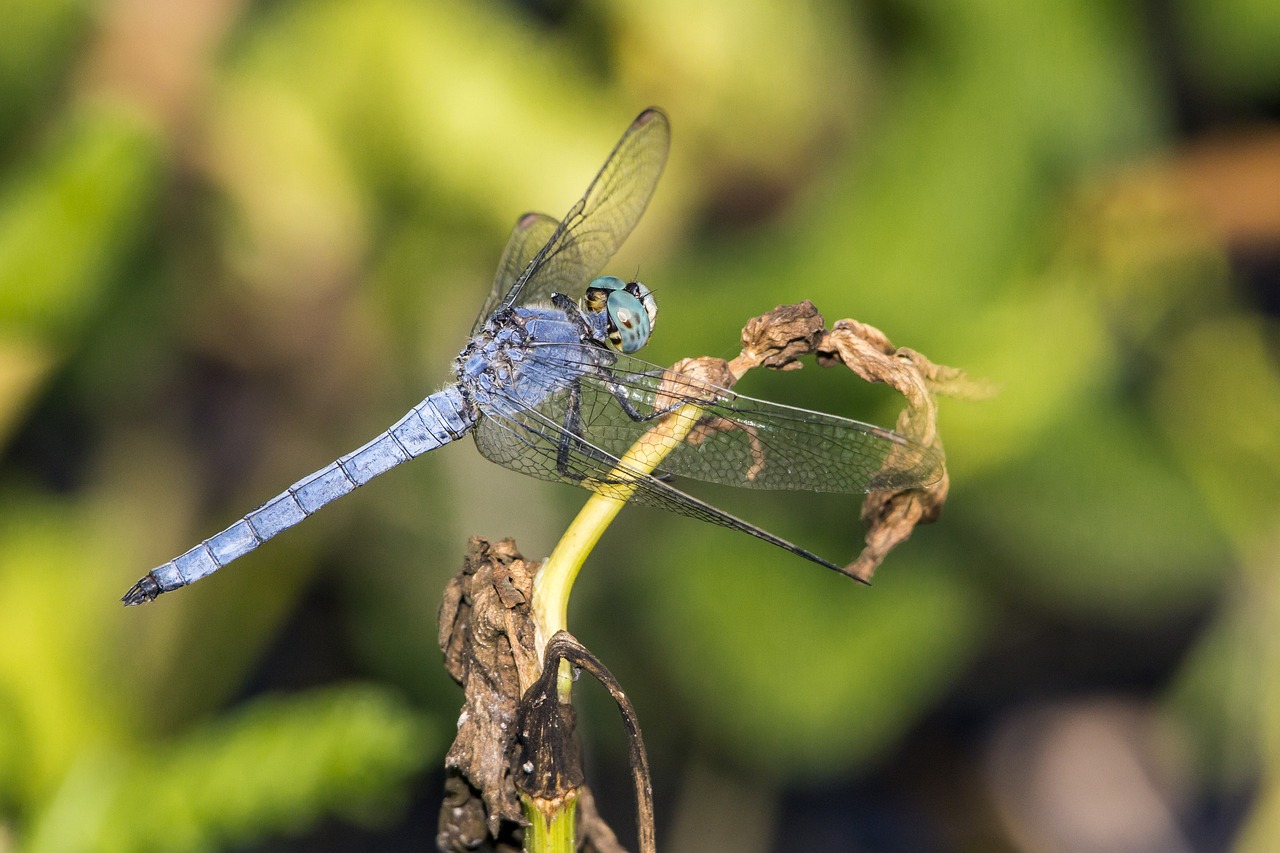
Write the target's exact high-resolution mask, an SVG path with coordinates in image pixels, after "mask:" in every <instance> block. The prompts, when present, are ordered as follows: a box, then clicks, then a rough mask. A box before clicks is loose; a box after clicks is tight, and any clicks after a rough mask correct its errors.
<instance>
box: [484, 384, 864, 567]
mask: <svg viewBox="0 0 1280 853" xmlns="http://www.w3.org/2000/svg"><path fill="white" fill-rule="evenodd" d="M584 390H585V389H584ZM573 398H574V392H573V391H572V390H571V389H570V388H562V389H561V390H559V391H557V392H556V393H554V394H552V395H551V396H549V397H547V398H546V399H544V400H543V401H542V403H540V404H539V405H537V406H534V407H531V408H524V409H519V408H515V407H510V408H507V407H503V411H502V412H497V411H486V412H485V414H484V416H483V417H482V418H481V419H480V421H479V423H478V424H477V427H476V429H475V432H474V435H475V441H476V446H477V447H478V448H479V449H480V452H481V453H482V454H484V456H485V457H487V458H488V459H490V460H491V461H493V462H497V463H498V464H500V465H503V466H505V467H507V468H511V469H512V470H514V471H519V472H520V473H522V474H528V475H530V476H533V477H537V478H539V479H543V480H551V481H553V482H560V483H569V484H571V485H575V486H580V487H582V488H585V489H588V490H590V491H593V492H596V493H598V494H604V495H609V496H613V497H617V498H619V499H623V500H630V501H634V502H635V503H639V504H644V505H646V506H652V507H656V508H658V509H663V510H666V511H668V512H672V513H676V514H677V515H683V516H686V517H688V518H693V519H697V520H699V521H705V522H708V523H710V524H718V525H720V526H722V527H727V528H729V529H731V530H737V531H740V532H743V533H747V534H749V535H751V536H754V537H756V538H757V539H761V540H763V541H765V542H768V543H770V544H772V545H776V546H778V547H780V548H783V549H785V550H787V551H790V552H791V553H793V554H796V555H798V556H800V557H803V558H805V559H807V560H810V561H812V562H814V563H817V564H819V565H821V566H825V567H826V568H829V569H833V570H835V571H843V570H842V569H841V567H840V566H838V565H836V564H835V563H832V562H830V561H828V560H825V559H823V558H822V557H819V556H818V555H816V554H814V553H812V552H810V551H807V550H805V549H804V548H801V547H799V546H798V545H794V544H792V543H791V542H788V541H787V540H785V539H782V538H781V537H778V536H775V535H773V534H772V533H769V532H768V531H766V530H764V529H762V528H759V527H756V526H755V525H753V524H750V523H749V522H746V521H743V520H742V519H740V518H737V517H735V516H733V515H730V514H729V513H727V512H724V511H722V510H719V509H717V508H715V507H713V506H711V505H710V504H708V503H705V502H704V501H701V500H698V499H697V498H695V497H693V496H692V495H688V494H686V493H684V492H682V491H680V490H679V489H677V488H675V487H674V486H672V485H671V484H669V483H667V482H664V481H662V480H660V479H657V478H656V477H653V476H650V475H647V474H639V473H633V472H627V471H619V470H618V469H617V466H618V465H619V463H620V458H619V454H616V453H612V452H610V451H609V450H608V449H606V448H605V447H603V446H600V445H596V444H593V443H591V442H589V441H585V440H582V439H580V438H575V437H573V436H567V435H566V433H565V430H564V425H565V413H566V409H567V408H568V406H569V404H570V402H571V400H572V399H573ZM623 452H625V451H623Z"/></svg>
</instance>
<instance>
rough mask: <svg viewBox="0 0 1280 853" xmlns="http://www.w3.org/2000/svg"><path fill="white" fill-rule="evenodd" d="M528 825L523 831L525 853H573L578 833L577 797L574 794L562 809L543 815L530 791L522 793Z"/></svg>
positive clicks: (521, 797)
mask: <svg viewBox="0 0 1280 853" xmlns="http://www.w3.org/2000/svg"><path fill="white" fill-rule="evenodd" d="M520 802H521V804H522V805H523V806H524V816H525V817H526V818H527V819H528V820H529V825H528V826H527V827H526V828H525V831H524V849H525V851H526V853H574V848H575V846H576V842H577V838H576V835H577V833H576V832H575V831H574V830H575V824H576V823H577V819H578V798H577V797H571V798H570V799H569V801H568V802H567V803H565V804H564V805H563V806H561V807H560V808H558V809H556V810H554V811H552V812H551V814H549V815H548V814H544V813H543V811H542V809H540V808H538V805H537V803H535V802H534V800H533V798H531V797H529V796H528V795H527V794H521V795H520Z"/></svg>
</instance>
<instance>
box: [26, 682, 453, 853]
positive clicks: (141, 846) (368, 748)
mask: <svg viewBox="0 0 1280 853" xmlns="http://www.w3.org/2000/svg"><path fill="white" fill-rule="evenodd" d="M433 752H434V751H433V750H432V749H431V748H430V747H429V745H428V738H427V737H426V731H425V728H424V726H423V722H422V720H421V719H420V718H419V717H418V716H417V715H416V714H414V712H413V711H411V710H410V709H409V708H407V707H406V706H405V705H404V704H403V703H402V702H400V701H398V700H395V699H393V698H391V696H390V695H389V694H388V693H387V692H386V691H385V690H383V689H381V688H375V687H358V686H347V687H340V688H331V689H327V690H318V691H313V692H311V693H308V694H304V695H301V696H293V697H269V698H263V699H259V700H256V701H255V702H253V703H251V704H249V705H246V706H245V707H243V708H240V709H238V710H236V711H233V712H231V713H229V714H227V715H226V716H225V717H224V718H222V719H219V720H217V721H214V722H211V723H208V724H205V725H203V726H196V727H194V728H193V729H192V730H191V731H190V732H188V733H187V734H185V735H184V736H183V737H182V738H181V739H179V740H177V741H175V742H174V743H172V744H169V745H153V746H150V747H149V748H147V749H144V750H142V751H140V753H139V754H136V755H133V756H126V755H123V754H121V753H119V752H117V753H114V754H102V753H97V754H95V753H87V754H83V755H81V756H79V757H78V758H77V760H76V761H75V763H74V764H73V765H72V767H71V768H70V770H69V773H68V776H67V779H66V781H65V782H64V783H63V784H62V785H61V786H60V788H59V790H58V791H57V793H56V794H55V795H54V797H53V798H52V800H51V801H50V802H49V803H48V804H47V805H46V807H45V809H44V811H43V812H42V813H41V814H39V815H38V816H37V818H36V821H35V823H34V827H33V830H32V833H31V841H30V844H29V846H28V847H27V849H28V850H31V851H49V853H53V851H58V853H71V851H76V850H85V851H102V853H106V851H119V853H125V852H126V851H134V850H137V851H147V850H172V851H201V850H216V849H220V848H222V847H225V846H228V845H242V844H246V843H249V842H252V841H255V840H259V839H262V838H264V837H268V836H271V835H277V834H293V833H297V832H300V831H302V830H304V829H305V828H307V827H308V826H311V825H313V824H314V823H315V822H316V820H317V819H318V818H320V817H321V816H324V815H326V814H330V815H337V816H339V817H342V818H344V819H346V820H350V821H355V822H357V823H379V822H383V821H385V820H386V819H387V817H388V816H389V815H390V814H392V813H393V812H394V810H395V807H396V805H398V804H399V803H400V802H401V801H402V800H403V787H404V785H405V783H406V781H407V780H408V778H409V777H410V776H412V775H413V774H415V773H417V772H420V771H421V770H422V767H423V764H424V762H425V760H426V759H427V758H428V757H429V756H430V755H432V754H433Z"/></svg>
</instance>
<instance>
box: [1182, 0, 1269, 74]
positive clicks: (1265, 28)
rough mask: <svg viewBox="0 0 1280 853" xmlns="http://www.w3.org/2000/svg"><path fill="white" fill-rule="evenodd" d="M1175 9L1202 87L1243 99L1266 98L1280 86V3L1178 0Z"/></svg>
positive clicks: (1230, 0) (1249, 0) (1236, 0)
mask: <svg viewBox="0 0 1280 853" xmlns="http://www.w3.org/2000/svg"><path fill="white" fill-rule="evenodd" d="M1174 9H1175V10H1176V14H1177V15H1178V18H1179V23H1180V25H1181V26H1180V30H1181V34H1182V35H1183V37H1184V39H1185V48H1186V50H1187V53H1188V56H1189V59H1190V64H1191V65H1192V66H1193V67H1194V68H1195V69H1196V70H1197V71H1198V72H1199V73H1200V74H1201V76H1202V85H1204V86H1206V87H1209V86H1212V87H1213V88H1215V89H1219V90H1226V91H1227V92H1229V93H1234V94H1237V95H1239V96H1243V97H1266V96H1267V93H1268V92H1273V91H1274V90H1275V87H1276V86H1277V85H1280V54H1278V53H1277V52H1276V45H1277V44H1280V4H1276V3H1274V2H1272V0H1214V2H1212V3H1205V2H1201V1H1200V0H1178V2H1177V3H1175V4H1174Z"/></svg>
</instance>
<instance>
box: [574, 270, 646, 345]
mask: <svg viewBox="0 0 1280 853" xmlns="http://www.w3.org/2000/svg"><path fill="white" fill-rule="evenodd" d="M582 310H583V311H585V312H586V313H587V314H589V315H595V316H601V317H603V319H604V320H605V341H606V342H607V343H608V344H609V346H611V347H613V348H614V349H615V350H617V351H618V352H624V353H633V352H635V351H636V350H638V349H640V348H641V347H643V346H644V345H645V344H647V343H648V342H649V336H650V335H651V334H653V327H654V326H655V325H656V324H657V322H658V303H657V301H656V300H654V298H653V293H652V291H650V290H649V288H647V287H645V286H644V285H643V284H641V283H640V282H638V281H623V280H622V279H620V278H618V277H617V276H613V275H602V276H600V277H599V278H597V279H595V280H594V281H592V282H591V284H589V285H588V286H587V292H586V293H585V294H583V297H582Z"/></svg>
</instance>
